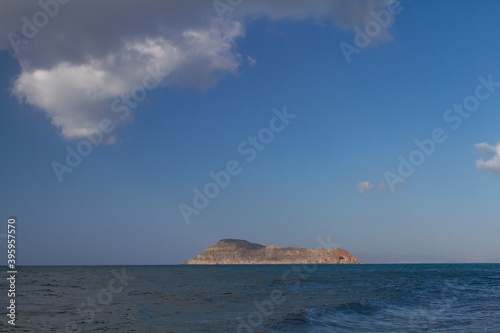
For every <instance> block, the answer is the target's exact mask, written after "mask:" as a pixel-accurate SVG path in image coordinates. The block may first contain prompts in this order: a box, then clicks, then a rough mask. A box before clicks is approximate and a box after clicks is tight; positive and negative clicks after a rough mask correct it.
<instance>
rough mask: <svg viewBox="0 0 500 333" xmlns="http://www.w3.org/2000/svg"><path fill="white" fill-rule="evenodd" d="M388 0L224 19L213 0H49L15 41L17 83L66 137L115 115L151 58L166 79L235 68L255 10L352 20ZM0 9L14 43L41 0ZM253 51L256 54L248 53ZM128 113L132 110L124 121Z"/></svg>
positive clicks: (214, 77) (255, 4)
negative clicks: (31, 31) (31, 30)
mask: <svg viewBox="0 0 500 333" xmlns="http://www.w3.org/2000/svg"><path fill="white" fill-rule="evenodd" d="M390 1H391V0H311V1H302V0H300V1H299V0H290V1H286V2H283V1H277V0H274V1H272V0H255V1H244V2H242V4H241V5H240V6H237V7H235V8H234V9H233V10H232V11H230V12H228V13H227V14H228V15H226V16H225V17H224V18H223V19H221V18H219V17H218V16H217V13H216V10H215V9H214V7H213V4H212V2H211V1H202V0H185V1H154V0H149V1H135V0H134V1H132V0H122V1H118V0H110V1H100V0H87V1H70V2H68V3H67V4H65V5H61V4H58V2H56V1H55V0H54V1H48V2H42V3H45V4H46V3H51V4H53V5H54V4H55V5H54V6H56V7H57V8H56V7H54V6H53V7H52V9H51V10H52V11H53V12H54V13H55V14H54V15H50V17H49V18H48V20H49V21H48V23H47V24H45V25H43V26H41V27H39V28H37V31H36V34H35V36H34V37H32V38H31V37H30V38H27V39H26V40H27V42H26V43H22V44H19V45H16V47H17V48H18V52H17V53H15V54H14V52H13V55H14V56H15V57H16V58H17V60H18V61H19V63H20V67H21V72H20V74H19V75H18V76H17V77H16V78H15V79H14V80H13V84H12V91H13V93H14V94H15V95H16V96H17V97H18V98H19V99H20V100H21V101H23V102H24V103H27V104H30V105H33V106H35V107H37V108H40V109H41V110H43V111H44V112H45V113H46V115H47V116H48V117H49V118H50V119H51V121H52V124H53V125H54V126H56V127H58V128H59V129H60V130H61V134H62V135H63V136H64V137H66V138H68V139H72V138H78V137H82V136H84V135H85V134H87V133H88V132H89V131H90V130H91V129H93V128H95V127H96V125H97V123H98V122H99V120H100V119H102V118H103V117H110V105H111V103H112V102H113V100H114V99H116V98H119V97H121V96H123V95H126V94H129V93H130V92H131V89H133V88H134V87H136V86H137V85H140V84H141V82H142V80H143V79H144V76H145V75H147V73H148V71H147V67H152V68H157V69H158V71H159V72H162V73H168V75H167V74H163V75H162V76H163V77H161V79H162V80H163V85H164V86H167V87H170V86H174V85H176V86H192V87H196V88H198V89H207V88H210V87H211V86H213V85H214V84H215V83H217V82H218V80H220V79H221V77H223V76H224V75H226V74H234V73H236V72H237V70H238V68H239V66H240V65H241V63H242V62H243V61H244V59H245V57H243V56H242V55H240V54H239V53H238V51H237V50H236V41H237V40H238V39H240V38H243V37H244V35H245V29H244V25H245V23H247V22H248V21H250V20H252V19H254V18H257V17H265V18H267V19H270V20H279V19H284V18H291V19H295V20H303V19H314V20H316V21H318V22H321V21H327V20H330V21H331V22H333V23H334V24H336V25H337V26H338V27H340V28H342V29H348V28H350V27H352V26H354V25H362V24H364V23H365V22H368V21H370V20H373V17H371V16H370V11H372V10H378V9H381V8H383V7H385V6H386V5H387V3H389V2H390ZM1 9H2V10H0V49H11V48H12V45H11V42H10V41H9V39H8V38H7V36H8V34H9V33H15V34H17V35H22V34H23V28H24V31H25V30H26V29H25V27H24V25H25V22H26V21H30V22H33V17H34V16H33V15H34V14H35V13H39V12H42V13H43V11H42V8H41V7H40V4H39V2H35V1H29V0H18V1H7V2H4V3H2V4H1ZM96 13H99V15H96ZM39 17H40V16H39ZM47 17H48V16H47ZM22 18H26V20H24V21H23V20H22ZM381 36H387V32H384V33H382V34H381ZM381 38H383V37H381ZM246 60H247V61H248V62H249V64H250V65H253V64H255V63H256V60H255V59H254V58H252V57H250V56H249V55H247V56H246ZM131 121H133V115H131V116H130V117H127V119H125V120H121V121H118V123H122V124H124V123H126V122H131Z"/></svg>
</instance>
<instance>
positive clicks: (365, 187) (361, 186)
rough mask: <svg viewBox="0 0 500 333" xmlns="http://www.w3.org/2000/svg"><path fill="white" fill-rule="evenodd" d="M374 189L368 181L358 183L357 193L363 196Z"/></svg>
mask: <svg viewBox="0 0 500 333" xmlns="http://www.w3.org/2000/svg"><path fill="white" fill-rule="evenodd" d="M374 188H375V185H373V184H371V183H370V182H368V181H364V182H359V183H358V190H359V192H361V193H363V194H365V193H367V192H369V191H371V190H373V189H374Z"/></svg>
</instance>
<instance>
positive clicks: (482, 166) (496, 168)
mask: <svg viewBox="0 0 500 333" xmlns="http://www.w3.org/2000/svg"><path fill="white" fill-rule="evenodd" d="M474 147H475V148H476V149H478V150H479V153H480V154H483V155H485V156H487V157H489V159H487V160H484V159H482V158H481V159H480V160H477V161H476V166H477V168H478V169H479V170H483V171H487V172H490V173H493V174H497V175H500V143H498V144H497V145H496V146H490V145H489V144H487V143H476V144H475V145H474Z"/></svg>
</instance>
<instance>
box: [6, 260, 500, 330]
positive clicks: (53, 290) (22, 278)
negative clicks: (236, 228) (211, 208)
mask: <svg viewBox="0 0 500 333" xmlns="http://www.w3.org/2000/svg"><path fill="white" fill-rule="evenodd" d="M2 280H3V281H2V284H1V287H2V292H1V297H0V301H1V302H2V304H3V305H2V309H4V310H3V313H4V315H3V316H2V317H3V318H2V323H1V324H0V331H1V332H182V333H185V332H219V333H220V332H301V333H303V332H317V333H320V332H321V333H322V332H500V264H394V265H392V264H391V265H386V264H383V265H382V264H381V265H372V264H364V265H229V266H226V265H218V266H182V265H181V266H51V267H42V266H36V267H18V273H17V276H16V297H15V300H16V303H15V304H16V309H15V324H16V325H15V326H12V325H10V324H8V322H7V321H8V320H9V318H8V316H7V315H6V314H7V313H8V312H7V311H10V310H7V311H6V310H5V309H6V306H7V305H8V304H9V303H8V302H9V300H10V299H9V298H7V289H8V288H9V285H8V284H7V283H6V280H5V279H2Z"/></svg>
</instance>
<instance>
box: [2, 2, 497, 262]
mask: <svg viewBox="0 0 500 333" xmlns="http://www.w3.org/2000/svg"><path fill="white" fill-rule="evenodd" d="M47 3H51V4H52V6H53V7H50V8H52V10H53V11H54V8H56V7H54V5H53V4H54V2H50V1H48V2H47ZM57 4H58V7H57V8H58V10H57V13H55V14H54V17H50V19H48V22H47V24H45V25H43V24H40V27H39V29H38V30H39V31H38V32H37V34H36V35H35V36H34V37H32V38H28V39H27V40H28V41H27V42H26V43H23V44H18V45H16V46H17V47H18V52H17V53H16V52H15V51H14V49H13V47H12V43H11V42H10V41H9V39H8V38H7V37H8V33H10V32H13V33H15V34H16V35H17V36H22V34H23V31H22V27H23V22H24V21H23V20H22V19H21V18H22V17H26V18H28V20H30V21H32V20H33V15H34V14H35V15H36V13H38V12H39V11H41V10H43V9H41V7H39V5H37V4H36V3H32V4H29V3H27V2H19V3H17V4H15V3H13V2H11V3H9V4H8V3H4V4H2V5H1V6H3V7H5V8H4V10H2V14H0V18H2V16H4V17H3V19H2V20H0V22H2V23H0V26H1V27H0V32H1V35H2V36H4V37H2V38H3V39H2V41H1V42H0V46H1V49H0V68H1V73H2V75H1V76H0V85H1V87H2V90H1V92H0V109H1V111H2V112H0V117H1V120H0V124H1V125H0V126H1V131H0V136H1V142H2V144H1V145H0V149H1V152H2V153H1V156H2V159H1V160H0V172H1V174H2V177H1V178H0V184H1V188H2V191H1V192H0V211H1V212H2V216H3V217H2V218H3V219H4V220H5V221H6V220H7V218H8V217H10V216H15V217H16V219H17V226H18V227H17V228H18V231H17V237H18V263H19V264H25V265H49V264H53V265H68V264H177V263H179V262H181V261H183V260H186V259H189V258H191V257H193V256H195V255H196V254H198V253H200V252H202V251H203V250H204V249H205V248H206V247H208V246H209V245H211V244H213V243H215V242H216V241H218V240H219V239H222V238H240V239H246V240H248V241H251V242H256V243H260V244H264V245H269V244H274V245H277V246H301V247H309V248H315V247H317V246H318V245H319V244H318V242H317V237H325V236H327V235H331V239H332V240H333V241H334V242H336V243H338V244H340V247H341V248H345V249H347V250H349V251H351V252H352V253H354V254H355V255H356V256H357V257H358V259H360V260H362V261H365V262H368V263H370V262H457V261H458V262H469V261H480V262H481V261H493V262H499V261H500V245H499V244H500V243H499V242H498V236H499V235H500V224H499V223H498V221H499V216H500V206H499V205H498V197H499V196H498V194H499V186H498V185H499V184H500V183H499V182H500V157H499V156H500V148H498V147H499V146H497V143H499V142H500V130H499V124H500V86H498V87H497V86H495V84H494V83H493V86H490V87H489V88H490V89H491V90H488V87H485V86H484V84H483V87H482V88H480V92H481V93H482V94H483V95H484V94H487V93H489V95H488V97H487V98H486V97H485V98H484V100H480V101H479V105H478V106H477V110H475V111H473V112H470V116H468V118H466V119H462V123H461V125H460V127H459V128H457V129H453V128H452V125H453V124H454V122H446V121H445V120H444V119H443V115H445V114H446V112H447V110H449V109H452V108H453V105H454V104H462V103H464V101H465V100H466V99H467V98H469V97H470V96H475V93H476V89H477V87H478V86H479V85H481V84H482V83H481V81H480V80H478V77H483V78H484V79H485V80H488V77H490V81H493V82H500V70H499V59H500V47H499V44H498V43H497V42H496V41H497V40H499V39H500V36H499V35H500V29H499V23H498V17H497V15H496V13H498V12H499V10H500V8H499V7H500V4H498V3H497V2H495V1H481V2H479V3H478V2H474V1H460V2H456V1H439V2H431V1H402V2H400V3H399V4H397V3H396V4H393V5H392V6H396V5H397V6H398V7H397V8H398V13H397V14H396V15H393V16H391V23H390V26H387V27H385V28H381V29H380V32H379V33H377V34H375V36H374V37H373V40H372V42H371V43H370V45H369V46H367V47H365V48H359V50H360V52H359V53H354V54H352V55H351V61H350V63H348V62H347V61H346V58H345V56H344V55H343V53H342V50H341V48H340V45H341V43H349V44H350V45H352V46H353V47H355V46H356V44H355V37H356V34H355V31H356V29H355V28H356V27H357V28H360V29H362V30H363V29H365V28H366V27H367V26H369V25H370V24H372V25H373V24H374V23H373V22H374V18H373V16H371V14H370V12H371V11H374V12H377V13H381V11H386V10H388V8H389V7H388V6H390V4H388V2H387V1H375V0H374V1H351V2H346V1H343V0H337V1H312V2H305V1H293V2H290V3H288V4H287V5H279V3H277V2H273V1H271V2H269V1H268V2H265V1H254V2H250V1H248V0H247V1H243V2H241V4H240V5H237V6H235V7H234V8H232V10H231V11H227V12H225V13H223V14H224V15H222V16H221V17H219V16H218V15H217V11H216V10H215V9H214V7H213V6H212V4H211V3H209V2H207V3H202V2H197V1H192V3H186V2H184V3H181V2H169V3H163V2H156V1H151V2H141V3H140V4H139V3H132V5H131V6H129V7H126V6H124V5H118V4H113V2H109V3H107V4H106V5H104V4H100V3H99V2H87V3H85V4H84V3H82V2H77V1H74V2H69V3H68V4H63V2H62V1H61V2H60V3H57ZM101 7H102V8H101ZM96 10H97V11H98V12H100V13H103V14H102V15H101V16H99V17H96V18H95V19H94V20H88V18H89V15H91V13H95V12H96ZM110 10H114V11H116V12H117V13H118V14H120V15H114V16H112V17H111V16H110V15H107V14H106V13H108V12H110ZM47 17H49V16H47ZM123 17H127V24H124V23H123V21H120V20H123ZM42 18H43V17H42ZM170 19H171V20H170ZM90 21H91V22H90ZM370 22H372V23H370ZM42 23H43V22H42ZM11 36H12V35H11ZM146 68H149V69H150V70H151V69H152V70H153V71H155V70H156V72H158V73H164V74H158V75H159V76H161V78H160V80H159V82H160V83H161V84H160V85H159V86H158V87H155V88H153V89H143V90H141V91H142V92H145V94H146V95H145V96H142V95H136V96H139V97H140V98H138V99H141V100H142V99H143V100H142V101H140V102H138V103H137V106H136V107H130V108H129V109H130V114H129V116H127V117H125V118H124V119H119V116H120V115H121V113H119V112H113V111H112V109H111V107H110V105H112V103H113V101H115V100H117V99H118V100H120V99H121V98H122V96H123V95H124V94H130V93H132V92H134V91H135V92H136V93H137V94H140V89H139V88H140V87H141V84H142V82H143V79H144V77H146V76H147V75H148V73H150V72H148V71H147V69H146ZM153 81H154V80H150V83H151V82H153ZM136 87H139V88H137V89H136ZM138 89H139V90H138ZM143 97H144V98H143ZM476 99H477V98H476ZM467 101H468V102H471V101H474V97H470V98H469V99H467ZM116 105H120V106H123V105H125V104H124V103H123V102H120V104H116ZM285 109H286V112H287V113H288V114H290V115H294V116H295V117H294V118H293V119H292V116H290V119H289V123H288V124H284V123H283V127H282V130H281V131H280V132H273V138H272V140H270V142H268V143H267V144H265V148H264V149H263V150H261V151H258V150H255V151H256V155H255V158H254V159H253V160H252V161H251V162H248V161H247V160H246V158H247V157H248V156H249V155H244V154H241V153H240V152H239V151H238V147H239V146H240V145H241V144H242V143H243V142H247V146H245V147H247V148H248V147H250V143H248V142H249V140H250V139H249V137H258V135H259V133H261V132H262V131H264V132H265V133H264V132H262V133H263V134H262V135H263V136H264V137H265V135H266V133H267V134H269V130H267V131H266V130H265V129H266V128H270V122H271V121H272V119H273V118H274V117H276V112H277V113H281V114H282V113H283V112H284V110H285ZM273 110H274V111H273ZM449 115H450V116H451V115H453V116H456V115H457V114H456V113H450V114H449ZM103 119H109V120H110V121H112V125H113V126H115V128H116V129H115V130H113V131H111V133H109V134H105V133H104V134H105V135H104V134H103V140H102V143H98V144H97V145H92V144H91V147H92V148H91V149H92V151H91V153H90V154H88V155H87V156H83V157H82V160H81V163H80V164H79V165H77V166H76V167H74V168H73V167H72V168H71V169H73V170H72V172H71V173H67V172H66V173H63V174H61V175H60V176H61V179H62V181H60V179H58V176H57V175H56V172H54V168H53V165H54V162H58V163H60V164H61V165H65V166H67V167H69V166H68V165H67V163H66V160H65V159H66V155H67V147H70V149H72V150H77V149H78V145H79V144H80V145H81V147H84V146H85V143H81V142H82V141H86V140H87V142H90V141H88V138H87V137H86V135H88V134H89V133H91V132H93V131H96V130H99V129H100V128H99V122H100V121H102V120H103ZM275 123H276V124H278V121H275ZM280 124H281V123H280ZM437 128H440V129H441V130H442V132H443V133H444V135H446V138H447V139H446V141H445V142H443V143H436V144H435V151H434V152H433V153H432V154H430V156H427V155H423V154H421V156H424V161H423V163H422V164H421V165H419V166H417V167H415V171H414V173H413V174H412V175H411V176H409V177H402V178H404V182H398V183H394V184H393V186H394V191H391V188H390V184H388V183H387V182H386V178H385V176H384V175H385V174H386V172H387V171H389V172H392V173H393V174H396V175H397V173H398V166H399V164H400V163H401V162H400V160H399V156H402V157H403V158H404V159H406V160H408V159H409V158H410V155H411V154H412V152H414V151H415V150H416V149H418V147H417V146H416V144H415V143H414V141H415V140H420V141H422V140H428V139H429V138H432V134H431V133H432V132H433V130H435V129H437ZM82 145H83V146H82ZM84 148H85V147H84ZM84 148H82V149H84ZM415 154H417V155H418V154H420V153H415ZM417 155H415V156H417ZM229 161H236V162H237V163H238V166H239V167H240V168H241V172H240V173H238V174H237V175H234V176H231V177H230V182H229V184H227V186H225V187H224V188H219V192H220V193H219V194H218V195H216V196H215V197H214V198H209V203H208V205H207V206H206V207H204V208H202V209H197V210H198V212H199V214H197V215H195V214H193V215H190V217H189V219H188V220H189V222H190V223H186V219H185V218H183V215H182V214H181V212H180V210H179V205H180V204H185V205H188V206H190V207H192V208H193V209H196V208H195V207H194V204H193V196H194V192H193V189H194V188H197V189H199V190H201V191H203V188H204V187H205V185H206V184H207V183H210V182H213V180H212V178H211V177H210V176H209V173H210V172H219V171H221V170H225V169H226V166H227V163H228V162H229ZM478 161H483V162H478ZM400 177H401V176H400ZM360 189H361V190H360ZM362 192H363V193H362ZM0 240H1V239H0ZM4 243H5V242H4Z"/></svg>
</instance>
